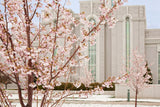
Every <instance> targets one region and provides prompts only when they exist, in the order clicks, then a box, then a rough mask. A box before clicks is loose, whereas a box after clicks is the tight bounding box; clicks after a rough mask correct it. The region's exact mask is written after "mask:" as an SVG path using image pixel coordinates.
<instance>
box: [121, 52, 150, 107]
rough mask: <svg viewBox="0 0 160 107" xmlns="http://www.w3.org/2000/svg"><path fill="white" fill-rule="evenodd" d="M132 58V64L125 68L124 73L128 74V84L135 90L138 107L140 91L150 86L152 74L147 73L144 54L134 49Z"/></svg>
mask: <svg viewBox="0 0 160 107" xmlns="http://www.w3.org/2000/svg"><path fill="white" fill-rule="evenodd" d="M131 59H132V60H131V61H130V63H131V64H130V65H131V66H130V67H128V68H125V70H124V74H125V75H126V84H127V85H128V86H129V87H130V88H131V89H132V90H133V91H134V92H135V107H137V96H138V93H139V92H140V91H142V90H143V89H144V88H145V87H147V86H148V84H147V83H148V82H149V79H150V78H151V76H150V75H149V74H148V73H147V67H146V61H145V58H144V57H143V56H142V55H140V54H139V53H138V52H137V51H134V52H133V55H132V57H131ZM126 70H127V72H128V73H126ZM144 75H145V76H144Z"/></svg>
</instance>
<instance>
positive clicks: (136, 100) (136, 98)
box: [135, 89, 138, 107]
mask: <svg viewBox="0 0 160 107" xmlns="http://www.w3.org/2000/svg"><path fill="white" fill-rule="evenodd" d="M137 95H138V89H136V95H135V107H137Z"/></svg>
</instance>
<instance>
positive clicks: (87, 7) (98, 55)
mask: <svg viewBox="0 0 160 107" xmlns="http://www.w3.org/2000/svg"><path fill="white" fill-rule="evenodd" d="M111 4H112V3H111ZM99 5H100V2H99V0H92V1H80V12H85V14H86V16H87V19H88V20H92V21H94V22H95V23H96V22H98V21H99V19H98V15H99V13H100V12H99V9H98V7H99ZM114 16H115V17H116V18H117V20H118V22H117V23H116V25H115V26H114V27H113V28H109V27H108V26H107V25H101V27H100V28H101V31H100V32H99V33H98V34H97V35H96V45H94V46H92V47H89V48H88V55H89V56H90V61H89V63H88V69H89V70H91V71H92V74H93V76H94V79H95V81H97V82H103V81H104V80H106V79H107V78H108V77H110V76H119V75H120V74H121V73H120V71H121V70H122V66H123V65H124V64H126V65H127V66H130V58H131V57H130V56H131V54H132V52H133V51H134V50H138V52H139V53H140V54H141V55H143V56H145V58H146V61H147V62H148V64H149V68H150V69H151V71H152V76H153V83H154V84H160V29H147V28H146V20H147V19H146V15H145V6H138V5H136V6H121V7H119V9H117V10H116V11H115V12H114ZM80 28H81V26H80V27H79V29H75V32H77V35H78V34H79V35H80V32H79V30H80Z"/></svg>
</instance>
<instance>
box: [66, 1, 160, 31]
mask: <svg viewBox="0 0 160 107" xmlns="http://www.w3.org/2000/svg"><path fill="white" fill-rule="evenodd" d="M70 1H71V5H70V6H69V7H68V8H70V9H72V10H73V11H74V12H75V13H79V11H80V4H79V0H70ZM80 1H86V0H80ZM125 5H145V8H146V19H147V28H149V29H160V0H128V3H125Z"/></svg>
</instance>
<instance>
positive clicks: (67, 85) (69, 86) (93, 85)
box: [54, 82, 115, 91]
mask: <svg viewBox="0 0 160 107" xmlns="http://www.w3.org/2000/svg"><path fill="white" fill-rule="evenodd" d="M97 86H99V87H102V83H98V82H96V83H91V84H90V85H89V87H85V85H84V84H81V86H80V87H79V88H76V87H75V86H74V85H73V83H64V82H62V83H61V85H60V86H55V88H54V90H64V89H66V90H67V89H69V90H90V89H94V88H96V87H97ZM103 90H104V91H114V90H115V85H114V84H113V87H112V88H106V87H103Z"/></svg>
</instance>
